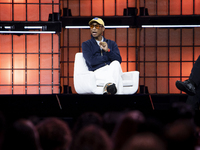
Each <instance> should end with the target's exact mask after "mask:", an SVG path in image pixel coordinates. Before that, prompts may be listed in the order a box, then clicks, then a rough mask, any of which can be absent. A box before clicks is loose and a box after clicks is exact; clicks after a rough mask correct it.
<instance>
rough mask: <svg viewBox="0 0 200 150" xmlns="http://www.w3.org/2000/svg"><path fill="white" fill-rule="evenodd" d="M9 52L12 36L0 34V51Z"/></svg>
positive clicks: (10, 50)
mask: <svg viewBox="0 0 200 150" xmlns="http://www.w3.org/2000/svg"><path fill="white" fill-rule="evenodd" d="M5 43H6V44H5ZM11 52H12V36H11V35H2V34H0V53H11Z"/></svg>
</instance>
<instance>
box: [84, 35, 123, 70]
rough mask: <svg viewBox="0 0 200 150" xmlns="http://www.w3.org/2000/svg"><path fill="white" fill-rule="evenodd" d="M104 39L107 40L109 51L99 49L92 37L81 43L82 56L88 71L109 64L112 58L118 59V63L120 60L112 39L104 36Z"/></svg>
mask: <svg viewBox="0 0 200 150" xmlns="http://www.w3.org/2000/svg"><path fill="white" fill-rule="evenodd" d="M91 37H92V36H91ZM104 41H105V42H107V44H108V48H109V49H110V52H105V51H104V50H102V51H101V49H100V47H99V45H98V44H97V42H96V40H95V39H94V38H93V37H92V38H91V39H90V40H87V41H85V42H83V43H82V52H83V57H84V58H85V60H86V64H87V66H88V69H89V70H90V71H95V70H96V69H99V68H100V67H103V66H105V65H109V64H110V63H111V62H112V61H114V60H117V61H119V63H121V61H122V59H121V55H120V52H119V49H118V46H117V44H116V43H115V42H114V41H112V40H107V39H105V38H104Z"/></svg>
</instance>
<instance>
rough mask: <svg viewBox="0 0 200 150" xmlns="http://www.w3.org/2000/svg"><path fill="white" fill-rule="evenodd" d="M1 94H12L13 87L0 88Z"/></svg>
mask: <svg viewBox="0 0 200 150" xmlns="http://www.w3.org/2000/svg"><path fill="white" fill-rule="evenodd" d="M0 94H12V86H0Z"/></svg>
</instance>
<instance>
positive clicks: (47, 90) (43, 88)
mask: <svg viewBox="0 0 200 150" xmlns="http://www.w3.org/2000/svg"><path fill="white" fill-rule="evenodd" d="M40 94H52V87H51V86H41V87H40Z"/></svg>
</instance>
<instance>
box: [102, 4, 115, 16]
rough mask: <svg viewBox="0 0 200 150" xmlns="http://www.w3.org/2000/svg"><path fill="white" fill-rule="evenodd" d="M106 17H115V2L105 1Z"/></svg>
mask: <svg viewBox="0 0 200 150" xmlns="http://www.w3.org/2000/svg"><path fill="white" fill-rule="evenodd" d="M104 15H105V16H114V15H115V0H104Z"/></svg>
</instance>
